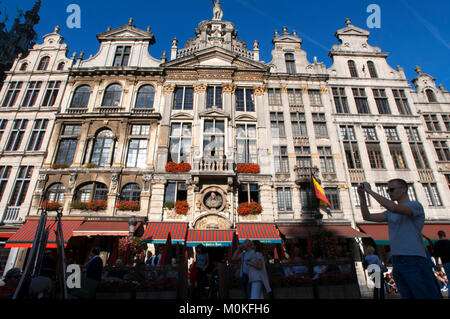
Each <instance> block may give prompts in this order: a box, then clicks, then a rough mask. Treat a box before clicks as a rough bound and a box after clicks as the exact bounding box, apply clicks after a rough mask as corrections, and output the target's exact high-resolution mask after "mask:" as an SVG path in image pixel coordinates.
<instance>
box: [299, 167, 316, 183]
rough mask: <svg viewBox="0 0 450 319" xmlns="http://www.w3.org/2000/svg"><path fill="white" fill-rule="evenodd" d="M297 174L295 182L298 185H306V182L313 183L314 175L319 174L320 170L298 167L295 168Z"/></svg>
mask: <svg viewBox="0 0 450 319" xmlns="http://www.w3.org/2000/svg"><path fill="white" fill-rule="evenodd" d="M294 172H295V182H296V183H305V182H311V177H312V176H313V175H314V174H317V173H318V172H319V169H318V168H317V167H298V166H296V167H295V168H294Z"/></svg>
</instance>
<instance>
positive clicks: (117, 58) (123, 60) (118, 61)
mask: <svg viewBox="0 0 450 319" xmlns="http://www.w3.org/2000/svg"><path fill="white" fill-rule="evenodd" d="M130 52H131V46H118V47H117V48H116V54H115V55H114V63H113V66H128V61H129V60H130Z"/></svg>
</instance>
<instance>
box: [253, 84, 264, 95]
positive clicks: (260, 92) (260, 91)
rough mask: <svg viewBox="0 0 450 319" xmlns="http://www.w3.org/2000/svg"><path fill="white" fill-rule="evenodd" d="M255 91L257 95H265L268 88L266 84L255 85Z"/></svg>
mask: <svg viewBox="0 0 450 319" xmlns="http://www.w3.org/2000/svg"><path fill="white" fill-rule="evenodd" d="M253 91H254V93H255V95H259V96H261V95H264V92H265V91H266V88H265V87H264V86H255V87H254V88H253Z"/></svg>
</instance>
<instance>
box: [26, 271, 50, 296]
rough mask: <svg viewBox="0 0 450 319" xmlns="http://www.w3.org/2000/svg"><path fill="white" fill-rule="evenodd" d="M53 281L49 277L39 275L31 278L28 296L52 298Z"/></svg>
mask: <svg viewBox="0 0 450 319" xmlns="http://www.w3.org/2000/svg"><path fill="white" fill-rule="evenodd" d="M53 295H54V293H53V283H52V281H51V279H50V278H49V277H46V276H38V277H35V278H33V279H32V280H31V282H30V286H29V288H28V296H29V298H31V299H52V298H53Z"/></svg>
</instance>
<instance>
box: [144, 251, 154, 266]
mask: <svg viewBox="0 0 450 319" xmlns="http://www.w3.org/2000/svg"><path fill="white" fill-rule="evenodd" d="M152 257H153V254H152V252H151V251H150V250H149V251H147V257H146V259H145V265H146V266H153V265H152V261H153V259H152Z"/></svg>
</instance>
